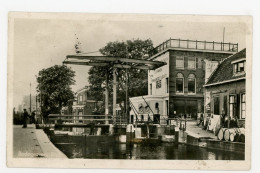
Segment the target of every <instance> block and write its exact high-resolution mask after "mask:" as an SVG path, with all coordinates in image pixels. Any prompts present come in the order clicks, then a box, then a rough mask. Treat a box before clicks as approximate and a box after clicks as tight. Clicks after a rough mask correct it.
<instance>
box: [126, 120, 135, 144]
mask: <svg viewBox="0 0 260 173" xmlns="http://www.w3.org/2000/svg"><path fill="white" fill-rule="evenodd" d="M133 129H134V126H133V125H132V124H128V125H127V126H126V142H127V143H128V142H131V141H132V138H133Z"/></svg>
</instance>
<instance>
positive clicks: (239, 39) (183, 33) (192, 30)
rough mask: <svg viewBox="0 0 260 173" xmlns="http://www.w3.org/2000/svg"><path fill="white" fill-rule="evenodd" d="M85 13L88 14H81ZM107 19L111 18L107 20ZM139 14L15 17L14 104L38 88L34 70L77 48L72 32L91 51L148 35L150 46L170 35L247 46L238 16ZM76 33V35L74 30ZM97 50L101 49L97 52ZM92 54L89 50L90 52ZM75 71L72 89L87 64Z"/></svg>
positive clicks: (83, 79) (84, 77)
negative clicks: (223, 18)
mask: <svg viewBox="0 0 260 173" xmlns="http://www.w3.org/2000/svg"><path fill="white" fill-rule="evenodd" d="M85 15H87V14H85ZM110 19H111V20H110ZM136 19H137V18H127V19H125V18H122V20H114V19H113V16H111V18H110V17H109V16H108V17H107V18H105V19H103V18H99V19H95V20H93V19H86V18H64V19H63V18H55V17H46V18H15V19H14V25H13V27H14V29H13V34H14V35H13V36H14V39H13V40H12V42H11V44H13V58H14V63H13V67H14V71H13V74H14V83H13V86H14V88H13V89H14V91H13V92H14V106H15V107H17V106H18V105H19V104H21V103H22V98H23V96H24V95H29V94H30V83H31V84H32V87H31V93H32V94H33V95H34V94H36V86H37V82H36V76H37V74H38V72H39V71H40V70H42V69H44V68H48V67H51V66H53V65H56V64H57V65H61V64H62V61H63V60H64V59H65V58H66V55H69V54H75V49H74V44H75V43H76V38H78V39H79V41H80V42H81V44H82V46H81V47H82V48H81V49H82V51H83V52H85V53H86V52H95V51H98V50H99V49H100V48H102V47H104V46H105V45H106V44H107V43H108V42H110V41H124V40H129V39H137V38H139V39H151V40H152V41H153V44H154V46H157V45H159V44H160V43H162V42H164V41H166V40H167V39H169V38H177V39H178V38H181V39H190V40H202V41H204V40H207V41H219V42H221V41H222V39H223V28H224V27H225V42H231V43H238V45H239V50H241V49H243V48H245V46H246V42H245V35H246V27H245V25H244V24H243V23H241V22H240V21H232V22H229V21H221V20H218V21H217V22H216V21H211V20H207V21H204V20H197V19H198V18H196V20H194V19H192V17H191V19H188V18H184V19H183V20H181V19H179V20H178V17H175V18H174V20H170V19H169V18H163V17H161V18H160V17H157V18H156V17H155V18H153V19H152V20H151V18H149V20H144V18H142V19H140V20H136ZM75 34H76V35H75ZM95 54H96V55H97V54H99V53H95ZM92 55H93V54H92ZM69 66H70V67H71V68H72V70H74V71H75V72H76V77H75V80H76V84H75V85H74V86H72V89H73V91H77V90H78V89H80V88H82V87H84V86H85V85H88V70H89V69H90V67H87V66H75V65H74V66H73V65H69Z"/></svg>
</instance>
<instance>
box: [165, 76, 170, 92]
mask: <svg viewBox="0 0 260 173" xmlns="http://www.w3.org/2000/svg"><path fill="white" fill-rule="evenodd" d="M165 87H166V88H165V89H166V93H169V79H168V78H166V79H165Z"/></svg>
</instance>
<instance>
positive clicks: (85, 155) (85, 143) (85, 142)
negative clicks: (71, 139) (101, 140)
mask: <svg viewBox="0 0 260 173" xmlns="http://www.w3.org/2000/svg"><path fill="white" fill-rule="evenodd" d="M86 146H87V135H86V134H85V135H84V146H83V147H84V148H83V152H84V153H83V156H84V158H86V157H87V153H86V152H87V151H86Z"/></svg>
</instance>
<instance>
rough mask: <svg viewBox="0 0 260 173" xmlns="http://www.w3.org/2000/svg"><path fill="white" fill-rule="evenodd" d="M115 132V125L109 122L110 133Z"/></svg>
mask: <svg viewBox="0 0 260 173" xmlns="http://www.w3.org/2000/svg"><path fill="white" fill-rule="evenodd" d="M113 134H114V126H113V125H112V124H109V135H113Z"/></svg>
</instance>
